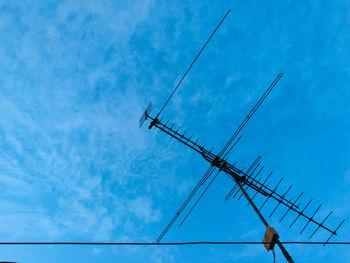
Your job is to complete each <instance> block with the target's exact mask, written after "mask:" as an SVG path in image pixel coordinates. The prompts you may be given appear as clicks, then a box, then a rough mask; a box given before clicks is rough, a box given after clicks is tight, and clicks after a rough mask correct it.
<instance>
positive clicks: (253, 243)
mask: <svg viewBox="0 0 350 263" xmlns="http://www.w3.org/2000/svg"><path fill="white" fill-rule="evenodd" d="M281 243H282V244H299V245H325V242H313V241H285V242H281ZM263 244H270V243H269V242H260V241H237V242H235V241H198V242H162V243H155V242H152V243H149V242H0V245H102V246H181V245H263ZM326 245H350V241H348V242H328V243H326Z"/></svg>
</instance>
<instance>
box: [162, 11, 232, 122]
mask: <svg viewBox="0 0 350 263" xmlns="http://www.w3.org/2000/svg"><path fill="white" fill-rule="evenodd" d="M230 11H231V9H229V10H228V11H227V13H226V14H225V15H224V17H223V18H222V19H221V21H220V23H219V24H218V25H217V26H216V28H215V30H214V31H213V33H212V34H211V35H210V37H209V38H208V40H207V42H205V44H204V46H203V47H202V49H201V50H200V51H199V53H198V54H197V56H196V57H195V58H194V60H193V61H192V63H191V65H190V66H189V68H188V69H187V70H186V72H185V74H184V75H183V76H182V78H181V79H180V81H179V83H178V84H177V85H176V87H175V89H174V90H173V92H172V93H171V95H170V96H169V98H168V99H167V101H166V102H165V104H164V105H163V107H162V109H161V110H160V112H159V113H158V114H157V116H156V119H157V118H158V117H159V115H160V114H161V112H162V111H163V110H164V108H165V106H166V105H167V104H168V102H169V101H170V99H171V97H172V96H173V95H174V93H175V92H176V90H177V88H178V87H179V86H180V84H181V83H182V81H183V80H184V78H185V77H186V75H187V73H188V72H189V71H190V70H191V68H192V66H193V64H194V63H195V62H196V61H197V59H198V57H199V56H200V54H201V53H202V51H203V50H204V48H205V47H206V46H207V44H208V43H209V41H210V39H211V38H212V37H213V36H214V34H215V33H216V31H217V30H218V28H219V27H220V26H221V24H222V22H224V20H225V18H226V16H227V15H228V13H230Z"/></svg>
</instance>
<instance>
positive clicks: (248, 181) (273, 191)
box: [139, 10, 344, 262]
mask: <svg viewBox="0 0 350 263" xmlns="http://www.w3.org/2000/svg"><path fill="white" fill-rule="evenodd" d="M229 12H230V10H228V11H227V13H226V14H225V15H224V17H223V18H222V19H221V21H220V23H219V24H218V25H217V26H216V28H215V30H214V31H213V33H212V34H211V35H210V37H209V38H208V40H207V41H206V42H205V44H204V46H203V47H202V48H201V50H200V51H199V53H198V54H197V56H196V57H195V59H194V60H193V62H192V63H191V64H190V66H189V68H188V69H187V70H186V72H185V73H184V75H183V76H182V78H181V79H180V81H179V83H178V84H177V85H176V87H175V88H174V90H173V92H172V93H171V94H170V96H169V98H168V99H167V100H166V102H165V104H164V105H163V107H162V108H161V110H160V111H159V112H158V114H156V116H155V117H152V116H151V115H150V112H151V110H152V106H151V103H150V104H149V105H148V107H147V108H146V110H145V112H144V113H143V115H142V117H141V119H140V122H139V127H141V126H142V125H143V124H144V122H145V121H146V120H149V121H150V125H149V127H148V128H149V129H151V128H152V127H155V128H157V129H159V130H161V131H162V132H164V133H165V134H167V135H169V136H171V137H173V138H174V139H176V140H177V141H179V142H181V143H182V144H184V145H186V146H187V147H188V148H190V149H191V150H194V151H195V152H197V153H199V154H200V155H201V156H202V157H203V158H204V159H205V160H206V161H208V162H209V163H210V166H209V168H208V170H207V171H206V172H205V173H204V175H203V176H202V178H201V179H200V180H199V182H198V183H197V185H196V186H195V187H194V189H193V190H192V192H191V193H190V194H189V196H188V197H187V199H186V200H185V201H184V203H183V204H182V205H181V207H180V208H179V210H178V211H177V212H176V213H175V215H174V217H173V218H172V219H171V220H170V222H169V224H168V225H167V226H166V227H165V229H164V230H163V232H162V233H161V234H160V236H159V237H158V239H157V242H160V241H161V239H162V238H163V237H164V235H165V234H166V233H167V232H168V231H169V229H170V228H171V226H172V225H173V224H174V223H175V221H176V220H177V218H178V217H179V216H180V215H181V213H182V212H183V211H184V210H185V209H186V207H187V205H188V204H189V202H190V201H191V199H192V198H193V197H194V196H195V195H196V193H197V191H198V190H199V189H200V188H201V187H202V186H204V185H205V184H206V187H205V189H204V190H203V192H202V194H201V195H200V196H199V197H198V198H197V200H196V202H195V203H194V205H193V206H192V207H191V209H190V210H189V212H188V213H187V214H186V216H185V217H184V219H183V220H182V222H181V223H180V225H179V227H180V226H182V224H183V223H184V222H185V220H186V219H187V218H188V216H189V215H190V213H191V212H192V211H193V209H194V208H195V206H196V205H197V204H198V202H199V201H200V200H201V198H202V197H203V195H204V194H205V192H206V191H207V189H208V188H209V187H210V186H211V184H212V183H213V181H214V180H215V179H216V177H217V176H218V174H219V173H220V172H224V173H226V174H227V175H228V176H229V177H230V178H231V179H232V180H233V181H234V182H235V186H234V187H233V188H232V189H231V191H230V192H229V193H228V194H227V196H226V198H225V200H226V201H227V200H229V199H230V198H231V197H232V198H235V196H236V195H237V194H238V193H239V192H241V195H240V197H239V198H238V200H239V199H240V198H241V197H242V196H244V197H245V198H246V199H247V201H248V205H251V207H252V208H253V209H254V211H255V213H256V214H257V215H258V216H259V218H260V220H261V221H262V222H263V223H264V225H265V226H266V233H265V236H264V241H265V242H268V243H269V244H265V247H266V249H267V250H268V251H269V250H272V251H273V253H274V250H273V249H274V245H275V244H277V245H278V246H279V247H280V249H281V251H282V253H283V255H284V257H285V258H286V259H287V260H288V262H294V261H293V260H292V258H291V256H290V255H289V253H288V252H287V250H286V249H285V248H284V246H283V245H282V243H281V242H280V240H279V236H278V234H277V232H276V231H275V230H274V229H273V228H272V227H270V226H269V224H268V223H267V221H266V219H265V218H264V217H263V215H262V213H261V210H262V208H263V207H264V206H265V204H266V203H267V201H268V200H270V199H271V200H275V201H277V205H276V207H275V208H274V210H273V211H272V213H271V214H270V216H269V217H271V216H272V215H273V214H274V212H275V211H276V210H277V208H278V207H279V205H281V204H282V206H284V207H286V208H287V211H286V212H285V214H284V215H283V217H282V218H281V219H280V220H279V222H281V221H282V220H283V219H284V218H285V217H286V215H287V214H288V213H289V212H290V211H293V212H295V213H296V214H297V217H296V218H295V219H294V221H293V222H292V223H291V225H290V227H292V226H293V224H294V223H295V222H296V220H297V219H298V218H300V217H301V218H304V219H306V220H307V223H306V225H305V226H304V228H303V229H302V231H301V232H300V234H301V233H302V232H303V231H304V230H305V229H306V227H307V226H308V225H309V223H310V222H311V223H313V224H314V225H316V226H317V227H316V229H315V230H314V232H313V233H312V234H311V236H310V238H311V237H312V236H313V235H314V234H315V233H316V232H317V231H318V230H319V229H320V228H322V229H324V230H325V231H327V232H329V233H330V234H331V235H330V237H329V238H328V239H327V241H326V242H325V243H324V244H326V243H327V242H328V241H329V240H330V238H331V237H332V236H333V235H337V231H338V229H339V228H340V226H341V225H342V224H343V223H344V220H343V221H342V222H341V223H340V224H339V226H338V227H337V228H336V229H335V230H331V228H329V227H327V226H325V225H324V223H325V221H326V220H327V218H328V217H329V216H330V215H331V213H332V212H330V213H329V214H328V215H327V217H325V218H324V220H323V221H322V222H321V223H320V222H319V221H318V220H316V219H315V215H316V213H317V212H318V210H319V209H320V208H321V205H320V206H319V207H318V208H317V210H316V211H315V212H314V213H313V215H312V216H310V215H308V214H307V213H306V212H305V210H306V208H307V207H308V206H309V204H310V203H311V201H312V199H311V200H310V201H309V202H308V203H307V205H306V206H305V207H304V208H303V209H301V208H300V204H297V202H298V200H299V199H300V197H301V196H302V195H303V193H301V194H300V195H299V196H298V197H297V198H296V199H295V200H294V201H292V199H291V198H287V194H288V192H289V190H290V189H291V188H292V185H291V186H290V187H289V188H288V189H287V191H286V192H284V193H283V194H282V193H279V192H278V191H277V189H278V186H279V185H280V183H281V182H282V180H283V178H281V179H280V181H279V183H278V184H277V185H276V186H275V187H272V186H270V183H268V182H267V181H268V180H269V178H270V176H271V174H272V172H271V173H270V174H269V175H268V176H267V177H266V178H265V179H263V176H260V177H259V178H258V175H259V174H260V173H261V171H262V170H263V169H264V166H262V167H261V168H260V169H259V171H258V172H257V173H255V171H256V170H257V168H258V167H259V166H260V164H261V163H260V160H261V157H260V156H259V157H258V158H257V159H256V160H255V161H254V162H253V163H252V165H251V166H250V167H249V168H248V169H247V170H246V171H244V169H239V168H238V167H237V166H236V163H234V164H233V165H232V164H230V163H229V162H228V161H227V158H228V155H229V153H230V152H231V150H232V149H233V148H234V147H235V146H236V144H237V143H238V141H239V140H240V139H241V137H242V136H241V135H240V136H239V137H238V138H237V136H238V135H239V134H240V132H241V131H242V129H243V128H244V127H245V125H246V124H247V122H248V121H249V120H250V119H251V118H252V116H253V115H254V114H255V112H256V111H257V110H258V108H259V107H260V106H261V104H262V103H263V102H264V100H265V99H266V97H267V96H268V95H269V94H270V92H271V91H272V89H273V88H274V87H275V86H276V84H277V83H278V81H279V80H280V79H281V78H282V76H283V73H279V74H278V75H277V77H276V78H275V80H274V81H273V82H272V83H271V84H270V86H269V87H268V88H267V90H266V91H265V92H264V94H263V95H262V96H261V97H260V99H259V100H258V102H257V103H256V104H255V105H254V107H253V108H252V109H251V110H250V112H249V113H248V115H247V116H246V117H245V118H244V120H243V121H242V123H241V124H240V125H239V126H238V128H237V129H236V130H235V132H234V133H233V135H232V136H231V137H230V139H229V140H228V142H227V143H226V144H225V145H224V147H223V148H222V150H221V151H220V152H219V153H218V154H214V153H213V151H212V149H213V148H212V149H211V150H207V148H206V144H204V145H200V144H199V143H198V141H199V139H197V140H195V139H192V137H193V135H192V136H190V137H187V136H186V135H185V132H184V133H183V134H181V133H180V132H179V130H180V128H178V129H177V130H175V129H174V128H173V127H174V124H172V125H171V126H170V124H169V125H168V122H169V121H167V122H166V123H163V122H162V118H160V119H159V116H160V114H161V113H162V112H163V110H164V108H165V107H166V105H167V104H168V103H169V101H170V99H171V98H172V96H173V95H174V93H175V92H176V90H177V89H178V87H179V86H180V84H181V83H182V81H183V80H184V78H185V77H186V75H187V73H188V72H189V71H190V69H191V68H192V66H193V64H194V63H195V62H196V61H197V59H198V57H199V56H200V54H201V53H202V51H203V50H204V48H205V47H206V46H207V44H208V43H209V41H210V40H211V38H212V37H213V36H214V34H215V32H216V31H217V30H218V28H219V27H220V25H221V24H222V23H223V21H224V20H225V18H226V17H227V15H228V14H229ZM214 171H216V174H215V176H212V174H213V173H214ZM210 177H212V178H211V180H210V181H209V183H207V181H208V179H209V178H210ZM262 181H263V182H262ZM244 187H245V188H244ZM248 189H251V190H253V191H254V192H255V194H254V196H253V197H252V198H250V196H249V195H248V193H247V190H248ZM258 194H259V196H262V197H265V201H264V202H263V204H262V205H261V207H260V208H257V206H256V205H255V203H254V202H253V199H254V198H255V197H256V196H257V195H258Z"/></svg>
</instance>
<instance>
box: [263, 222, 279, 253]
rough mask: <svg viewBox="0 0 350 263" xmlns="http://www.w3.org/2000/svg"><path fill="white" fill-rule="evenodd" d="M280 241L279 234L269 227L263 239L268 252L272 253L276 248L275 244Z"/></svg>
mask: <svg viewBox="0 0 350 263" xmlns="http://www.w3.org/2000/svg"><path fill="white" fill-rule="evenodd" d="M277 240H278V234H277V232H276V230H275V229H274V228H273V227H270V226H267V227H266V232H265V235H264V238H263V242H264V246H265V248H266V250H267V251H270V250H271V249H273V248H274V247H275V244H276V242H277Z"/></svg>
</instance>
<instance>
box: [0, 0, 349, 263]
mask: <svg viewBox="0 0 350 263" xmlns="http://www.w3.org/2000/svg"><path fill="white" fill-rule="evenodd" d="M229 8H231V9H232V11H231V13H230V15H229V16H228V17H227V19H226V21H225V22H224V24H223V25H222V27H221V28H220V30H219V31H218V32H217V35H215V37H214V38H213V39H212V42H211V43H210V44H209V45H208V47H207V49H206V50H205V52H204V53H203V54H202V56H201V57H200V59H199V60H198V61H197V63H196V64H195V66H194V67H193V69H192V70H191V72H190V74H189V75H188V77H187V78H186V79H185V81H184V82H183V85H182V86H181V88H180V89H179V90H178V92H177V93H176V95H175V96H174V98H173V100H172V101H171V103H170V104H169V106H168V107H167V108H166V110H165V111H164V117H165V118H167V119H170V120H172V121H173V122H175V123H176V125H181V126H182V127H183V129H187V131H188V133H193V134H195V136H199V137H200V141H201V142H203V143H204V142H207V143H208V145H215V149H214V151H218V150H219V149H220V148H221V147H222V146H223V145H224V144H225V142H226V140H227V139H228V138H229V137H230V135H231V133H232V132H233V130H234V129H235V128H236V127H237V125H238V124H239V123H240V122H241V120H242V119H243V117H244V116H245V114H246V113H247V112H248V111H249V109H250V108H251V106H252V105H254V103H255V102H256V100H257V99H258V98H259V97H260V95H261V94H262V93H263V92H264V90H265V89H266V88H267V86H268V85H269V83H270V82H271V81H272V80H273V79H274V78H275V76H276V75H277V74H278V73H279V72H281V71H282V72H284V76H283V78H282V79H281V81H280V82H279V84H278V86H277V87H276V88H275V89H274V90H273V92H272V93H271V95H270V96H269V98H268V99H267V101H266V103H264V105H263V107H262V108H261V110H260V111H259V112H258V113H257V114H256V116H255V117H254V119H252V120H251V122H249V124H248V125H247V126H246V128H245V129H244V131H243V139H242V140H241V142H240V143H239V147H237V149H236V151H234V152H232V154H231V155H230V161H232V162H234V161H238V167H240V168H244V167H247V166H248V165H249V164H250V163H251V162H252V161H253V160H254V159H255V158H256V156H258V155H259V154H261V155H262V156H263V164H264V165H265V167H266V170H265V174H266V173H268V171H270V170H274V175H273V177H272V179H271V182H272V183H276V182H277V181H278V180H279V178H280V177H284V178H285V181H286V182H288V184H293V185H294V186H293V189H292V190H291V194H288V196H289V197H294V198H295V196H297V195H298V194H299V193H300V192H301V191H304V192H305V194H304V198H303V199H302V201H303V202H304V203H305V202H307V201H308V199H309V198H311V197H312V198H314V200H315V201H314V203H312V206H311V207H310V210H308V212H309V213H310V212H312V211H311V210H314V209H316V207H317V205H318V204H319V203H322V204H323V208H322V209H321V210H320V212H319V215H318V216H319V217H317V218H318V219H321V218H322V216H323V217H324V216H325V215H326V214H327V213H328V212H329V211H330V210H331V209H335V211H334V213H333V215H332V217H331V218H330V219H329V221H328V223H329V225H330V226H332V227H335V226H337V224H338V223H339V222H340V221H341V220H342V219H343V218H345V219H347V218H348V216H349V213H350V202H349V198H350V190H349V186H350V165H349V161H350V151H349V146H350V122H349V114H350V103H349V98H350V89H349V84H350V75H349V70H350V60H349V58H350V48H349V47H350V44H349V42H350V37H349V36H350V34H349V30H350V16H349V14H350V2H349V1H305V0H304V1H108V0H102V1H87V0H86V1H78V0H74V1H73V0H69V1H49V0H45V1H3V2H2V3H1V4H0V61H1V63H0V112H1V114H0V154H1V158H0V186H1V191H0V240H1V241H86V242H88V241H92V242H95V241H96V242H122V241H129V242H133V241H135V242H138V241H141V242H142V241H143V242H148V241H150V242H153V241H155V239H156V238H157V236H158V235H159V234H160V232H161V231H162V230H163V228H164V227H165V225H166V224H167V223H168V221H169V220H170V218H171V217H172V216H173V214H174V213H175V212H176V211H177V209H178V207H179V205H180V204H181V202H182V201H183V200H184V199H185V197H186V196H187V195H188V193H189V192H190V190H191V188H192V187H193V186H194V185H195V184H196V182H197V181H198V180H199V178H200V177H201V176H202V174H203V172H204V171H205V170H206V169H207V167H208V164H207V163H206V162H205V161H204V160H203V159H202V158H201V157H200V156H198V155H196V154H195V153H193V152H192V151H190V150H189V149H187V148H185V147H184V146H182V145H180V144H179V143H177V142H175V141H173V140H172V139H171V138H168V137H166V136H164V135H163V134H161V133H160V132H159V131H156V130H154V129H152V130H151V131H149V130H148V129H147V128H146V127H143V128H142V129H139V128H138V119H139V118H140V116H141V114H142V112H143V110H144V109H145V108H146V106H147V104H148V102H149V101H152V102H153V105H154V112H157V111H158V110H159V109H160V107H161V106H162V104H163V103H164V101H165V100H166V98H167V96H168V95H169V94H170V92H171V90H172V89H173V88H174V86H175V85H176V83H177V82H178V81H179V79H180V77H181V76H182V74H183V73H184V71H185V70H186V68H187V67H188V65H189V64H190V63H191V61H192V59H193V58H194V56H195V54H196V53H197V52H198V50H199V49H200V48H201V46H202V45H203V43H204V42H205V41H206V39H207V38H208V36H209V35H210V33H211V32H212V30H213V29H214V27H215V26H216V24H217V23H218V22H219V20H220V19H221V17H222V16H223V15H224V14H225V13H226V11H227V10H228V9H229ZM288 184H287V183H284V184H283V185H282V186H281V190H284V189H286V188H287V187H288ZM232 186H233V182H232V181H231V180H230V179H229V178H228V177H227V176H226V175H224V174H222V175H220V176H219V178H218V179H217V180H216V181H215V183H214V184H213V185H212V187H211V188H210V190H209V191H208V193H207V194H206V195H205V197H204V198H203V200H202V201H201V202H200V204H199V205H198V206H197V208H196V209H195V210H194V212H193V214H192V215H191V217H190V218H189V220H188V221H187V222H186V224H184V226H183V227H182V228H180V229H179V228H178V227H177V225H175V227H173V228H172V229H171V231H169V233H168V234H167V235H166V237H165V238H164V240H163V241H165V242H176V241H202V240H205V241H230V240H231V241H260V240H262V237H263V234H264V226H263V225H262V223H261V222H260V221H259V219H258V217H257V216H256V215H255V214H254V212H253V211H252V209H251V208H250V207H248V206H246V201H244V200H242V199H241V200H240V201H237V200H230V201H229V202H225V201H224V197H225V196H226V194H227V192H228V191H229V189H231V187H232ZM262 200H263V199H256V201H257V203H258V204H260V203H261V202H262ZM273 205H274V203H272V202H271V205H270V206H267V207H265V208H264V209H263V213H264V215H265V216H268V215H269V214H270V211H271V209H272V206H273ZM283 212H284V209H279V211H278V212H277V213H276V216H274V217H272V218H271V219H268V220H269V222H270V224H271V225H272V226H274V227H275V228H276V229H277V230H278V232H279V234H280V236H281V240H285V241H294V240H302V241H304V240H305V241H307V240H308V237H309V235H310V233H311V232H312V231H313V230H314V226H311V225H310V227H309V228H308V229H307V231H306V232H305V234H303V235H301V236H299V232H300V230H301V228H302V226H303V225H304V224H305V221H303V220H300V221H298V224H296V225H295V227H293V228H292V229H289V227H288V226H289V224H290V222H291V221H292V220H293V219H294V217H295V215H294V214H293V215H292V214H290V216H288V217H287V218H286V219H285V221H284V222H283V223H282V224H278V220H279V218H280V217H281V215H282V214H283ZM349 230H350V227H349V224H348V223H347V222H345V224H344V225H343V227H342V228H341V229H340V235H339V236H337V237H335V238H334V239H332V240H333V241H350V231H349ZM327 237H328V234H327V233H325V232H324V231H319V232H318V233H317V234H316V235H315V237H314V238H313V239H312V240H314V241H324V240H326V238H327ZM286 248H287V249H288V250H289V251H290V254H291V255H292V256H293V258H294V259H295V261H296V262H350V247H344V246H326V247H323V246H302V245H287V246H286ZM0 260H3V261H5V260H6V261H10V260H11V261H19V262H36V263H37V262H272V256H271V253H267V252H266V251H265V249H264V247H263V246H262V245H257V246H246V245H242V246H220V247H219V246H186V247H113V248H111V247H67V246H62V247H55V246H47V247H29V246H21V247H20V246H17V247H16V246H11V247H9V246H0ZM277 261H278V262H283V261H284V259H282V255H281V254H280V252H279V250H278V251H277Z"/></svg>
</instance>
